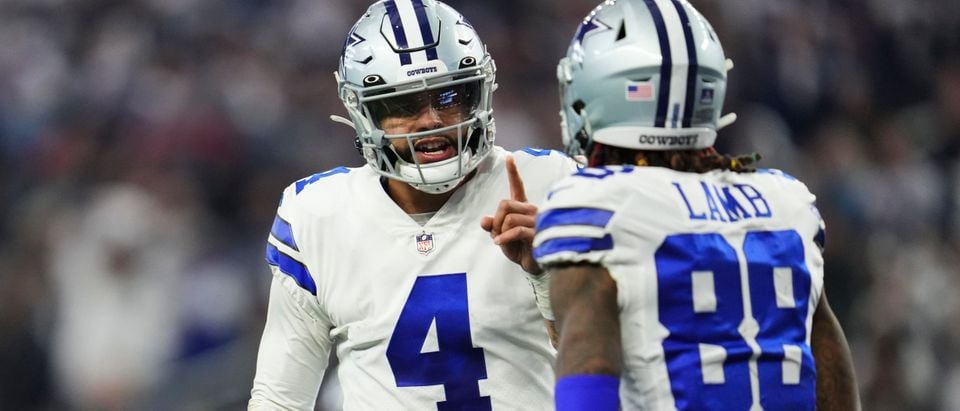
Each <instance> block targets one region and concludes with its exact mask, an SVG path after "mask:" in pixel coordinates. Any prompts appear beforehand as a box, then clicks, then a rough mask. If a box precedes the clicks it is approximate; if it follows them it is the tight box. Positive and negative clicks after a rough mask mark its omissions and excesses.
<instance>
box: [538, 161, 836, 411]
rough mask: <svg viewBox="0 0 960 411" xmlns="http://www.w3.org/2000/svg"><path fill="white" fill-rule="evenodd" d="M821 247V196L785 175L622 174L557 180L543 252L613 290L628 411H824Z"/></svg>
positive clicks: (590, 173) (640, 170) (601, 171)
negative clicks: (815, 342) (818, 347)
mask: <svg viewBox="0 0 960 411" xmlns="http://www.w3.org/2000/svg"><path fill="white" fill-rule="evenodd" d="M822 243H823V222H822V220H821V218H820V216H819V213H818V212H817V210H816V208H815V206H814V196H813V194H811V193H810V192H809V190H808V189H807V187H806V186H805V185H804V184H803V183H801V182H799V181H797V180H796V179H794V178H792V177H790V176H789V175H786V174H784V173H782V172H780V171H777V170H760V171H758V172H754V173H734V172H729V171H713V172H708V173H703V174H696V173H684V172H677V171H674V170H670V169H666V168H659V167H629V166H624V167H607V168H589V169H583V170H580V171H579V172H578V173H577V174H575V175H574V176H572V177H569V178H567V179H565V180H562V181H560V182H558V183H557V184H555V185H554V186H553V188H552V190H551V192H550V193H549V194H548V200H547V201H546V203H545V205H544V207H543V208H542V209H541V212H540V214H539V216H538V219H537V235H536V240H535V251H534V255H535V256H536V257H537V259H538V261H539V262H540V264H553V263H569V262H573V263H576V262H589V263H597V264H601V265H602V266H604V267H605V268H606V269H607V270H608V271H609V272H610V275H611V277H612V278H613V279H614V280H615V281H616V283H617V290H618V296H617V299H618V306H619V308H620V324H621V329H622V344H623V361H624V364H623V374H622V376H621V386H620V397H621V402H622V404H623V406H624V409H637V410H760V409H765V410H813V409H814V408H815V403H816V398H815V394H816V392H815V391H816V389H815V381H816V367H815V365H814V360H813V354H812V351H811V348H810V332H811V324H812V319H813V313H814V311H816V305H817V302H818V301H819V298H820V294H821V292H822V287H823V258H822V256H821V247H822Z"/></svg>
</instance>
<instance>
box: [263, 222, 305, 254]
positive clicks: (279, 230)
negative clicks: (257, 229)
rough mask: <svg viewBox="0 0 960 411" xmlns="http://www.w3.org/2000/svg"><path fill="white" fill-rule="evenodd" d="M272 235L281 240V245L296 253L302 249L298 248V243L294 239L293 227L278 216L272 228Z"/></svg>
mask: <svg viewBox="0 0 960 411" xmlns="http://www.w3.org/2000/svg"><path fill="white" fill-rule="evenodd" d="M270 234H272V235H273V236H274V238H276V239H277V240H280V242H281V243H284V244H286V245H287V247H290V248H292V249H294V250H296V251H300V248H298V247H297V241H296V240H294V239H293V227H292V226H290V223H288V222H287V221H286V220H284V219H282V218H280V216H277V217H276V218H274V219H273V227H271V228H270Z"/></svg>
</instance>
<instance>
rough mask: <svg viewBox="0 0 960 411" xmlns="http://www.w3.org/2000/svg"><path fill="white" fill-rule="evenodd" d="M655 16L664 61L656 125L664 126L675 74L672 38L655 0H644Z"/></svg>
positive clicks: (654, 21)
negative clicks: (669, 36)
mask: <svg viewBox="0 0 960 411" xmlns="http://www.w3.org/2000/svg"><path fill="white" fill-rule="evenodd" d="M644 3H646V5H647V8H648V9H650V16H651V17H653V24H654V26H656V27H657V38H658V39H659V40H660V55H662V56H663V63H662V64H661V65H660V90H659V93H658V94H659V96H658V97H657V118H656V120H655V121H654V123H653V125H654V127H663V126H665V125H666V123H667V108H668V106H669V103H670V101H669V100H670V80H671V77H672V74H673V56H672V55H671V54H670V39H669V38H668V37H667V26H666V24H664V22H663V14H662V13H660V6H658V5H657V2H656V1H655V0H644Z"/></svg>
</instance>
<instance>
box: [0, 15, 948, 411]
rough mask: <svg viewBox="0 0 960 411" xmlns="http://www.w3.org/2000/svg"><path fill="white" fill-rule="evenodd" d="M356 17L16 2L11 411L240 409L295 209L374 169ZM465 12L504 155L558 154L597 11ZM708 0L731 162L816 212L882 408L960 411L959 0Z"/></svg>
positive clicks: (869, 403)
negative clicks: (366, 143) (281, 214)
mask: <svg viewBox="0 0 960 411" xmlns="http://www.w3.org/2000/svg"><path fill="white" fill-rule="evenodd" d="M362 3H365V2H356V1H350V2H348V1H331V0H320V1H318V0H230V1H226V0H213V1H201V0H122V1H121V0H73V1H70V0H0V409H4V410H30V409H40V410H43V409H58V410H59V409H102V410H108V409H118V410H119V409H191V410H215V409H239V408H243V405H244V402H245V400H246V397H247V395H248V392H249V391H248V390H249V387H250V381H251V377H252V373H253V367H254V361H255V351H256V346H257V343H258V338H259V333H260V330H261V327H262V324H263V313H264V309H265V296H266V294H267V293H266V287H267V285H268V283H269V272H268V270H267V269H266V264H265V263H264V261H263V259H262V254H263V243H264V239H265V236H266V233H267V232H268V230H269V225H270V222H271V221H272V218H273V214H274V211H275V207H276V203H277V199H278V198H279V194H280V191H281V190H282V189H283V187H284V186H285V185H286V184H288V183H289V182H291V181H293V180H295V179H298V178H301V177H304V176H307V175H310V174H313V173H315V172H318V171H323V170H326V169H330V168H332V167H334V166H338V165H350V166H358V165H361V164H362V162H361V158H360V157H359V156H358V155H357V154H356V152H355V151H354V149H353V147H352V134H351V132H350V130H349V129H347V128H345V127H343V126H341V125H337V124H335V123H332V122H331V121H329V120H328V119H327V116H328V115H329V114H332V113H337V114H342V113H343V109H342V107H341V106H340V103H339V101H338V100H337V98H336V88H335V83H334V80H333V76H332V74H331V73H332V72H333V71H334V69H335V64H336V62H337V58H338V54H339V52H340V48H341V44H342V43H343V38H344V36H345V35H346V33H347V31H348V30H349V26H350V25H351V24H352V22H353V21H354V20H355V19H356V18H357V17H358V16H359V15H360V13H361V12H362V11H363V10H364V9H365V7H366V4H362ZM450 3H451V4H452V5H454V6H455V7H456V8H458V9H459V10H460V11H461V12H463V13H464V14H465V15H466V16H467V17H468V18H469V19H470V20H471V22H472V23H474V25H475V26H476V28H477V29H478V31H479V32H480V34H481V36H482V38H483V40H485V41H486V43H487V44H488V46H489V49H490V52H491V53H492V54H493V56H494V58H495V59H496V61H497V63H498V66H499V69H500V71H499V75H498V80H499V83H500V88H499V90H498V91H497V93H496V94H495V109H496V118H497V122H498V129H499V133H498V137H499V138H498V140H497V141H498V143H499V144H501V145H503V146H505V147H507V148H512V149H517V148H521V147H525V146H540V147H550V148H558V146H559V136H558V133H559V127H558V117H557V114H556V112H557V110H558V106H557V103H556V101H557V91H556V85H555V80H554V66H555V64H556V61H557V59H558V58H559V57H560V56H561V55H562V54H563V52H564V51H565V48H566V45H567V42H568V41H569V39H570V37H571V36H572V35H573V32H574V29H575V27H576V25H577V24H578V21H579V20H580V19H581V18H582V17H583V16H584V15H585V14H586V13H587V12H588V11H589V10H590V9H591V8H592V7H593V6H594V5H595V3H594V2H593V1H583V0H576V1H574V0H561V1H558V0H527V1H511V0H486V1H482V2H481V1H465V0H450ZM693 3H694V5H695V6H697V7H698V8H699V9H701V10H702V11H703V12H704V14H706V15H707V17H708V18H709V19H710V20H711V21H712V22H713V24H714V26H715V27H716V29H717V31H718V32H719V35H720V37H721V39H722V40H723V44H724V46H725V49H726V52H727V55H728V56H729V57H731V58H733V59H734V61H735V62H736V68H735V69H734V70H733V71H732V72H731V76H730V82H729V86H730V92H729V94H728V96H727V105H726V106H727V108H728V111H735V112H737V113H739V115H740V120H739V121H738V122H737V123H736V124H734V125H733V126H731V127H730V128H729V129H726V130H724V131H723V132H722V133H721V137H720V143H719V144H720V145H721V147H722V148H724V149H725V150H726V151H737V152H740V151H747V150H752V149H756V150H757V151H759V152H761V153H762V154H763V155H764V156H765V159H764V161H763V162H762V163H761V164H763V165H765V166H767V167H777V168H781V169H784V170H786V171H787V172H789V173H791V174H793V175H795V176H798V177H799V178H801V179H802V180H804V181H805V182H807V183H808V185H809V186H810V187H811V189H812V190H813V192H814V193H816V194H817V195H818V197H819V207H820V210H821V211H822V213H823V214H824V217H825V218H826V221H827V225H828V230H827V233H828V235H827V244H828V246H827V252H826V259H827V273H826V277H827V279H826V283H827V287H828V290H829V295H830V299H831V303H832V305H833V307H834V308H835V310H836V312H837V314H838V316H839V317H840V319H841V321H842V323H843V325H844V326H845V328H846V332H847V335H848V337H849V340H850V343H851V346H852V349H853V353H854V357H855V363H856V368H857V372H858V374H859V383H860V388H861V392H862V396H863V399H864V404H865V407H864V408H865V409H869V410H905V409H911V410H960V298H958V297H960V253H958V251H960V212H958V211H960V167H958V166H960V54H958V46H960V2H955V1H946V0H913V1H898V0H808V1H799V0H727V1H720V0H694V1H693ZM343 234H344V235H363V233H343ZM371 254H372V255H375V254H376V250H357V253H356V258H368V257H369V255H371ZM335 402H336V396H335V395H330V394H325V395H324V396H323V397H322V404H321V405H320V408H331V406H330V405H328V403H335Z"/></svg>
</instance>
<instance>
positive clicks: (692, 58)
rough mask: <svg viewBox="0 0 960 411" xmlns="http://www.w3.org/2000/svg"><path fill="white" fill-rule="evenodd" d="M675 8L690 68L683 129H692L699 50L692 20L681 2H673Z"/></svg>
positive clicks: (688, 70)
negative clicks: (684, 40) (685, 42)
mask: <svg viewBox="0 0 960 411" xmlns="http://www.w3.org/2000/svg"><path fill="white" fill-rule="evenodd" d="M673 6H674V7H676V8H677V14H678V15H679V16H680V26H681V27H683V37H684V39H686V41H687V60H689V62H690V63H689V68H688V69H687V97H686V102H685V103H684V105H683V127H690V122H691V119H692V118H693V101H694V100H693V99H694V95H695V94H696V91H697V71H698V66H699V64H698V62H697V49H696V47H697V46H696V44H695V43H694V42H693V30H692V29H691V28H690V18H689V17H688V16H687V10H686V9H684V8H683V5H682V4H680V2H679V1H677V0H673Z"/></svg>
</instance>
